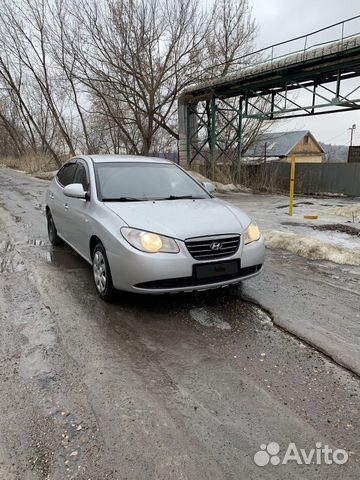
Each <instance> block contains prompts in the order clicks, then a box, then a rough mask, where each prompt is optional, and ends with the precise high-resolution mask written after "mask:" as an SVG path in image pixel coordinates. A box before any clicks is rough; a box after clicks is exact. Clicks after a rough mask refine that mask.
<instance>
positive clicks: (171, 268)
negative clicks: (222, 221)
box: [107, 237, 265, 294]
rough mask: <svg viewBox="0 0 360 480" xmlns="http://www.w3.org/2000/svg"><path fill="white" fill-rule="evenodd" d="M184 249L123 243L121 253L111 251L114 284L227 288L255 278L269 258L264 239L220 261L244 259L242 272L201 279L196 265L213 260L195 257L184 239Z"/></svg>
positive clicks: (137, 288)
mask: <svg viewBox="0 0 360 480" xmlns="http://www.w3.org/2000/svg"><path fill="white" fill-rule="evenodd" d="M178 244H179V248H180V252H179V253H176V254H169V253H155V254H149V253H145V252H141V251H139V250H136V249H135V248H133V247H131V246H130V245H123V246H122V247H123V248H122V249H121V251H120V252H117V253H113V252H109V251H108V252H107V256H108V261H109V265H110V270H111V275H112V280H113V284H114V287H115V288H117V289H119V290H124V291H129V292H137V293H150V294H160V293H176V292H191V291H195V290H208V289H212V288H219V287H226V286H228V285H232V284H236V283H239V282H240V281H242V280H245V279H247V278H251V277H254V276H256V275H258V274H259V273H260V272H261V271H262V265H263V263H264V260H265V245H264V238H263V237H261V238H260V239H259V240H258V241H256V242H253V243H250V244H249V245H245V246H244V245H243V244H242V243H241V245H240V248H239V250H238V252H237V253H236V254H235V255H232V256H231V257H226V258H221V259H219V260H217V261H218V262H222V261H227V260H235V259H239V260H240V272H239V275H236V276H229V278H216V277H215V278H212V279H206V280H198V279H196V278H195V277H194V276H193V266H194V265H197V264H202V263H210V260H207V261H206V262H202V261H198V260H195V259H194V258H193V257H192V256H191V255H190V253H189V252H188V250H187V248H186V246H185V244H184V243H183V242H178Z"/></svg>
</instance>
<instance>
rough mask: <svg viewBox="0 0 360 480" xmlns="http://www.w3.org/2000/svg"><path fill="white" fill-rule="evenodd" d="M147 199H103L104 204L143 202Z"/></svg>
mask: <svg viewBox="0 0 360 480" xmlns="http://www.w3.org/2000/svg"><path fill="white" fill-rule="evenodd" d="M145 200H146V199H145V198H133V197H117V198H103V199H102V201H103V202H142V201H145Z"/></svg>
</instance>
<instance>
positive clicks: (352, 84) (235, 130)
mask: <svg viewBox="0 0 360 480" xmlns="http://www.w3.org/2000/svg"><path fill="white" fill-rule="evenodd" d="M319 35H322V36H323V37H327V40H326V41H322V42H318V41H317V39H319ZM329 37H330V40H329ZM295 45H296V48H295V49H294V48H293V47H294V46H295ZM299 45H300V46H299ZM279 51H281V52H282V53H281V54H277V52H279ZM284 51H285V53H283V52H284ZM236 68H237V69H236V71H234V72H233V73H231V74H229V75H227V76H225V77H223V78H211V79H209V80H206V81H203V82H201V83H200V84H197V85H194V86H191V87H189V88H187V89H186V90H185V91H183V92H182V94H181V96H180V97H179V100H178V116H179V154H180V163H181V164H182V165H188V166H190V165H191V164H193V163H194V162H195V163H204V164H205V165H207V167H208V170H207V171H208V173H209V171H210V172H211V171H212V173H213V174H214V173H215V166H216V165H218V164H220V163H221V164H222V165H224V163H226V161H227V163H228V165H230V166H231V168H232V169H233V173H234V169H236V170H237V171H238V172H239V170H240V165H241V159H242V156H243V153H244V151H246V149H247V147H248V146H249V145H250V144H251V141H252V135H254V134H256V132H257V131H258V128H259V127H260V125H261V124H262V121H264V120H271V121H274V120H277V119H284V118H294V117H300V116H306V115H319V114H324V113H326V114H331V113H334V112H340V111H349V110H354V109H360V15H359V16H357V17H353V18H351V19H347V20H344V21H342V22H339V23H337V24H334V25H331V26H329V27H326V28H323V29H321V30H317V31H316V32H312V33H310V34H307V35H304V36H302V37H297V38H295V39H291V40H289V41H287V42H281V43H278V44H275V45H271V46H270V47H267V48H265V49H262V50H258V51H256V52H253V53H252V54H249V55H246V56H244V57H242V58H241V59H239V62H238V63H237V65H236ZM354 79H356V80H354ZM209 167H210V168H209Z"/></svg>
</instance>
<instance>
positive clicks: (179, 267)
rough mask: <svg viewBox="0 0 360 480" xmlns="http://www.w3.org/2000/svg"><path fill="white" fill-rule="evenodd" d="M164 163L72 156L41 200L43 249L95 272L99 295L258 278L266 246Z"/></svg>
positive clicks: (202, 187)
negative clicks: (68, 252)
mask: <svg viewBox="0 0 360 480" xmlns="http://www.w3.org/2000/svg"><path fill="white" fill-rule="evenodd" d="M213 190H214V188H213V186H212V184H210V183H205V184H201V183H199V182H197V181H196V180H194V178H192V176H191V175H189V174H188V173H187V172H186V171H185V170H184V169H182V168H181V167H179V166H178V165H176V164H174V163H173V162H170V161H168V160H164V159H160V158H149V157H140V156H125V155H91V156H81V157H78V158H74V159H72V160H70V161H69V162H67V163H66V164H65V165H64V166H63V167H62V168H61V169H60V170H59V171H58V173H57V175H56V177H55V178H54V179H53V181H52V182H51V184H50V187H49V189H48V191H47V194H46V216H47V224H48V233H49V239H50V242H51V243H52V244H53V245H61V244H63V242H66V243H67V244H69V245H70V246H71V247H72V248H73V249H74V250H75V251H76V252H78V253H79V254H80V255H81V256H82V257H83V258H84V259H85V260H86V261H87V262H89V263H90V264H91V265H92V268H93V274H94V281H95V285H96V289H97V292H98V294H99V295H100V297H101V298H102V299H103V300H111V298H112V297H113V294H114V292H115V290H125V291H130V292H139V293H166V292H180V291H193V290H206V289H209V288H217V287H224V286H227V285H230V284H235V283H239V282H240V281H241V280H243V279H245V278H250V277H253V276H255V275H258V274H259V273H260V272H261V270H262V266H263V263H264V257H265V248H264V239H263V237H262V236H261V234H260V232H259V229H258V227H257V226H256V224H255V223H254V222H253V221H252V220H251V219H250V218H249V217H248V215H247V214H246V213H244V212H243V211H242V210H240V209H239V208H237V207H235V206H233V205H230V204H229V203H227V202H225V201H223V200H221V199H219V198H215V197H214V196H213V195H212V191H213Z"/></svg>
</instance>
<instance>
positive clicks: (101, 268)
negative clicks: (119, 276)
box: [92, 243, 115, 302]
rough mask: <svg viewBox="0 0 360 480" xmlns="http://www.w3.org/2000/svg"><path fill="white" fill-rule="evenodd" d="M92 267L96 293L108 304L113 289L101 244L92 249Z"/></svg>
mask: <svg viewBox="0 0 360 480" xmlns="http://www.w3.org/2000/svg"><path fill="white" fill-rule="evenodd" d="M92 265H93V274H94V281H95V286H96V291H97V293H98V295H99V297H100V298H101V299H102V300H105V302H110V301H111V300H112V299H113V298H114V293H115V289H114V285H113V283H112V278H111V272H110V267H109V262H108V259H107V256H106V251H105V248H104V246H103V245H102V244H101V243H98V244H97V245H96V247H95V248H94V251H93V257H92Z"/></svg>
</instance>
